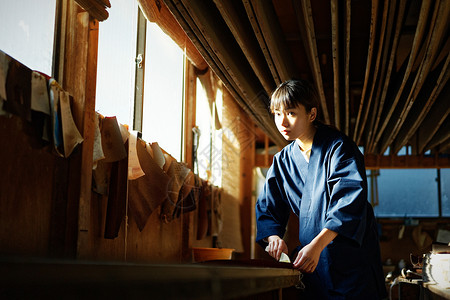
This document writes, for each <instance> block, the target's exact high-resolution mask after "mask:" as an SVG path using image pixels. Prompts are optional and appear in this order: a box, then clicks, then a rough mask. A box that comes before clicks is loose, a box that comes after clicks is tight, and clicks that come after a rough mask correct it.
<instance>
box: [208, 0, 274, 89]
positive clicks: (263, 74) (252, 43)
mask: <svg viewBox="0 0 450 300" xmlns="http://www.w3.org/2000/svg"><path fill="white" fill-rule="evenodd" d="M214 3H215V4H216V6H217V9H218V10H219V11H220V13H221V15H222V17H223V19H224V20H225V22H226V23H227V25H228V28H230V31H231V33H232V34H233V36H234V37H235V39H236V41H237V43H238V44H239V46H240V47H241V49H242V52H244V55H245V57H246V58H247V60H248V62H249V63H250V65H251V67H252V69H253V71H254V72H255V74H256V76H257V77H258V79H259V81H260V82H261V84H262V86H263V87H264V90H265V91H266V93H267V94H268V95H270V94H271V92H272V91H273V89H274V88H275V82H274V80H273V78H272V76H271V73H270V70H269V68H268V67H267V64H266V60H265V58H264V55H263V53H262V51H261V49H260V48H259V45H258V40H257V39H256V37H255V34H254V33H253V30H252V27H251V24H250V23H249V22H246V21H245V19H244V18H242V17H240V15H239V10H240V8H241V7H242V8H244V7H243V6H242V2H240V1H228V0H214ZM243 10H245V9H243ZM244 13H245V11H244Z"/></svg>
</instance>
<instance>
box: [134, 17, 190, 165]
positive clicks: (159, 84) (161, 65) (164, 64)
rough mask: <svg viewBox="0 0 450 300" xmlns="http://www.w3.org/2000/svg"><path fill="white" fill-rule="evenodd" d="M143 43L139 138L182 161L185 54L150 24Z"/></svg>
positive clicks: (156, 26)
mask: <svg viewBox="0 0 450 300" xmlns="http://www.w3.org/2000/svg"><path fill="white" fill-rule="evenodd" d="M146 43H147V45H146V53H145V57H144V60H145V76H144V107H143V121H142V138H143V139H144V140H145V141H147V142H158V144H159V146H160V147H161V148H163V149H164V150H165V151H167V152H168V153H169V154H171V155H172V156H173V157H174V158H175V159H177V160H178V161H181V160H182V159H181V153H182V151H181V145H182V140H181V139H182V128H183V127H182V125H183V124H182V120H183V110H182V108H183V95H184V92H183V80H184V73H183V64H184V54H183V51H182V50H181V49H180V47H178V45H177V44H176V43H175V42H174V41H173V40H172V39H171V38H170V37H169V36H168V35H166V34H165V33H164V32H163V31H162V30H161V29H160V28H159V27H158V25H156V24H154V23H151V22H147V37H146Z"/></svg>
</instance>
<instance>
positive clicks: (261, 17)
mask: <svg viewBox="0 0 450 300" xmlns="http://www.w3.org/2000/svg"><path fill="white" fill-rule="evenodd" d="M251 3H252V6H253V10H254V12H255V16H256V18H257V20H256V21H257V22H258V24H259V26H260V29H261V32H262V36H263V38H264V41H265V44H266V45H267V48H268V51H269V55H270V57H271V58H272V60H273V62H274V65H275V68H276V70H277V73H278V75H279V76H280V80H281V82H283V81H285V80H288V79H290V78H292V77H297V70H296V68H295V64H294V59H293V58H292V53H291V52H290V51H289V47H288V44H287V42H286V39H285V37H284V34H283V31H282V30H281V25H280V22H279V21H278V17H277V15H276V13H275V8H274V7H273V4H272V1H266V0H251Z"/></svg>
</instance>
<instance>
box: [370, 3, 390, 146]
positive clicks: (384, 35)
mask: <svg viewBox="0 0 450 300" xmlns="http://www.w3.org/2000/svg"><path fill="white" fill-rule="evenodd" d="M396 4H397V3H396V2H392V1H389V0H385V3H384V9H383V22H382V29H381V37H380V41H381V42H380V47H379V48H378V56H377V62H376V65H377V66H376V68H375V69H376V71H375V72H376V74H377V78H376V80H373V82H372V90H371V92H370V98H369V104H368V109H366V113H365V117H364V119H365V120H366V121H365V122H368V124H367V129H366V134H365V141H364V146H365V149H368V148H369V143H370V141H371V139H372V135H373V133H374V127H375V120H376V115H377V112H378V111H379V110H380V109H381V108H380V102H381V93H382V88H383V86H384V85H385V80H386V72H388V66H389V61H388V59H389V57H388V56H389V53H390V52H391V51H392V43H393V41H392V39H393V37H392V31H393V28H394V20H395V16H396V9H397V7H396ZM393 52H394V53H395V50H394V51H393ZM380 68H381V69H380ZM375 90H376V93H375ZM372 98H373V100H372ZM371 102H372V103H373V104H372V105H371V104H370V103H371ZM369 111H370V112H371V113H370V115H369ZM364 127H365V125H364V124H363V128H364Z"/></svg>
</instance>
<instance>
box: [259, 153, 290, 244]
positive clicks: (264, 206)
mask: <svg viewBox="0 0 450 300" xmlns="http://www.w3.org/2000/svg"><path fill="white" fill-rule="evenodd" d="M277 166H278V165H277V163H276V161H275V160H274V163H273V164H272V166H271V167H270V169H269V171H268V172H267V176H266V182H265V184H264V187H263V189H262V191H261V193H260V195H259V197H258V201H257V202H256V207H255V211H256V228H257V234H256V242H257V243H258V244H260V245H261V246H263V247H265V245H267V242H266V241H264V239H265V238H267V237H269V236H271V235H278V236H280V237H281V238H282V237H283V236H284V233H285V231H286V225H287V222H288V219H289V214H290V206H289V204H288V202H287V198H286V194H285V191H284V189H283V184H282V182H281V181H282V179H281V175H280V172H279V169H278V167H277Z"/></svg>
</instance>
